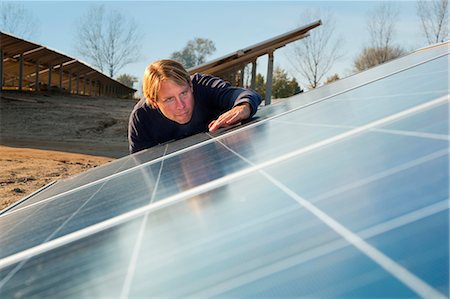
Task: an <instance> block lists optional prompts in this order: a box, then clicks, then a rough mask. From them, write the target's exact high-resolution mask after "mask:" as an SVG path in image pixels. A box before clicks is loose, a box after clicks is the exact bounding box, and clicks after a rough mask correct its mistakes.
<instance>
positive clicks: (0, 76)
mask: <svg viewBox="0 0 450 299" xmlns="http://www.w3.org/2000/svg"><path fill="white" fill-rule="evenodd" d="M2 89H3V49H1V48H0V91H1V90H2Z"/></svg>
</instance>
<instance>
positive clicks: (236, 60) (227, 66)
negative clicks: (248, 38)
mask: <svg viewBox="0 0 450 299" xmlns="http://www.w3.org/2000/svg"><path fill="white" fill-rule="evenodd" d="M321 24H322V22H321V21H320V20H318V21H316V22H313V23H311V24H308V25H306V26H303V27H300V28H297V29H294V30H292V31H289V32H287V33H284V34H281V35H278V36H275V37H273V38H271V39H268V40H265V41H263V42H260V43H257V44H255V45H252V46H250V47H247V48H244V49H241V50H237V51H235V52H233V53H231V54H228V55H225V56H223V57H220V58H218V59H215V60H212V61H210V62H207V63H204V64H202V65H199V66H196V67H192V68H190V69H188V71H189V73H190V74H194V73H208V74H214V75H217V74H221V73H226V72H228V71H234V70H235V69H236V68H239V67H240V66H242V65H246V64H248V63H251V62H253V61H255V60H256V59H257V58H258V57H260V56H263V55H266V54H270V53H273V52H274V51H275V50H276V49H279V48H281V47H284V46H285V45H287V44H288V43H291V42H294V41H297V40H299V39H302V38H304V37H306V36H308V31H310V30H311V29H314V28H316V27H318V26H320V25H321Z"/></svg>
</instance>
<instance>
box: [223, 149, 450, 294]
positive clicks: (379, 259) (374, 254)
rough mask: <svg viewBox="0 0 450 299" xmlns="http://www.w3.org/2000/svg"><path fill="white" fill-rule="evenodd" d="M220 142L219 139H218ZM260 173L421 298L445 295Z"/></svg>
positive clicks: (274, 180)
mask: <svg viewBox="0 0 450 299" xmlns="http://www.w3.org/2000/svg"><path fill="white" fill-rule="evenodd" d="M219 142H220V141H219ZM221 144H222V145H223V146H224V147H226V148H227V149H228V150H230V151H231V152H233V153H234V154H235V155H237V156H238V157H240V158H241V159H243V160H244V161H246V162H247V163H248V164H249V165H252V166H255V165H254V163H253V162H251V161H250V160H248V159H247V158H245V157H243V156H242V155H240V154H239V153H237V152H236V151H234V150H233V149H231V148H229V147H228V146H227V145H225V144H223V143H221ZM258 171H259V172H260V173H261V174H262V175H264V176H265V177H266V178H267V179H268V180H270V181H271V182H272V183H273V184H274V185H275V186H277V187H278V188H280V189H281V190H282V191H283V192H285V193H286V194H288V195H289V196H290V197H292V198H293V199H294V200H296V201H297V202H298V203H299V204H300V205H301V206H302V207H304V208H306V209H307V210H308V211H310V212H311V213H312V214H314V215H315V216H316V217H317V218H318V219H320V220H321V221H323V222H324V223H325V224H326V225H328V226H329V227H330V228H331V229H333V230H334V231H335V232H337V233H338V234H339V235H341V236H342V237H343V238H344V239H345V240H347V241H348V242H349V243H351V244H352V245H353V246H355V247H356V248H358V249H359V250H360V251H361V252H362V253H364V254H365V255H367V256H368V257H369V258H371V259H372V260H373V261H374V262H376V263H377V264H378V265H380V267H382V268H384V269H385V270H387V271H388V272H389V273H391V274H392V275H393V276H394V277H396V278H398V279H399V280H400V281H402V282H403V283H404V284H406V285H407V286H408V287H409V288H411V289H412V290H413V291H414V292H416V293H417V294H418V295H420V296H421V297H423V298H427V297H431V298H446V297H445V295H443V294H441V293H440V292H439V291H437V290H436V289H434V288H433V287H431V286H430V285H429V284H427V283H426V282H425V281H423V280H422V279H420V278H419V277H417V276H416V275H414V274H413V273H411V272H410V271H408V270H407V269H406V268H404V267H403V266H401V265H400V264H398V263H397V262H395V261H394V260H392V259H391V258H389V257H388V256H386V255H385V254H384V253H382V252H381V251H379V250H378V249H377V248H375V247H373V246H372V245H370V244H369V243H367V242H366V241H364V239H362V238H361V237H359V236H358V235H357V234H355V233H354V232H352V231H351V230H349V229H347V228H346V227H345V226H343V225H342V224H340V223H339V222H338V221H336V220H335V219H333V218H332V217H331V216H329V215H328V214H326V213H325V212H323V211H322V210H320V209H319V208H317V207H316V206H315V205H313V204H312V203H311V202H309V201H308V200H306V199H304V198H303V197H301V196H300V195H298V194H297V193H295V192H294V191H293V190H291V189H290V188H289V187H287V186H285V185H284V184H283V183H281V182H280V181H278V180H277V179H275V178H274V177H273V176H271V175H270V174H268V173H267V172H265V171H264V170H263V169H259V170H258Z"/></svg>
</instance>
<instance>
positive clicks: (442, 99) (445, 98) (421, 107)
mask: <svg viewBox="0 0 450 299" xmlns="http://www.w3.org/2000/svg"><path fill="white" fill-rule="evenodd" d="M448 98H449V95H446V96H443V97H440V98H438V99H437V100H434V101H430V102H427V103H424V104H421V105H418V106H416V107H413V108H410V109H407V110H405V111H403V112H399V113H397V114H394V116H392V117H393V118H392V120H390V121H393V120H396V119H397V118H398V117H399V116H403V115H407V114H410V113H417V112H418V111H422V110H425V109H428V108H431V107H434V106H435V105H439V104H441V103H445V102H446V101H448ZM416 108H417V109H416ZM388 119H389V117H387V118H383V119H382V122H381V123H380V124H384V123H386V122H388V121H386V120H388ZM380 124H377V122H376V121H375V122H373V123H370V124H368V125H365V126H361V127H359V128H355V129H354V130H362V131H364V130H366V126H369V127H375V126H378V125H380ZM245 128H248V126H247V127H245ZM230 133H235V131H233V132H230ZM347 133H350V134H353V130H352V131H350V132H347ZM347 133H344V134H347ZM207 135H209V136H210V137H211V139H210V140H207V141H205V142H202V143H199V144H197V145H194V146H192V147H188V148H186V149H183V150H181V151H178V152H175V153H173V154H168V155H167V156H166V158H170V157H172V156H176V155H179V154H181V153H184V152H186V151H188V150H191V149H194V148H198V147H201V146H203V145H205V144H209V143H211V142H213V141H215V140H219V139H220V138H225V137H228V136H229V135H228V134H225V135H221V136H217V137H213V136H212V135H211V134H209V133H207ZM338 136H341V135H338ZM339 138H341V137H339ZM159 161H161V158H157V159H155V160H152V161H149V162H146V163H143V164H140V165H138V166H135V167H132V168H130V169H127V170H124V171H122V172H119V173H117V174H115V175H112V176H109V177H105V178H103V179H99V180H97V181H94V182H91V183H88V184H86V185H83V186H80V187H77V188H74V189H72V190H69V191H66V192H63V193H60V194H58V195H55V196H53V197H49V198H47V199H44V200H42V201H40V202H38V203H35V204H40V203H44V202H46V201H50V200H54V199H55V198H58V197H60V196H63V195H66V194H71V193H74V192H76V191H79V190H81V189H84V188H87V187H90V186H91V185H94V184H96V183H100V182H103V181H106V180H109V179H111V178H112V177H116V176H121V175H125V174H127V173H129V172H131V171H133V170H134V169H138V168H142V167H145V166H147V165H151V164H155V163H157V162H159ZM35 204H32V205H29V206H25V207H23V208H22V209H25V208H28V207H31V206H34V205H35ZM19 210H20V209H16V210H14V211H19ZM14 211H12V212H14ZM12 212H10V213H12ZM8 214H9V213H6V214H5V215H8ZM2 216H4V215H2ZM2 216H0V218H1V217H2Z"/></svg>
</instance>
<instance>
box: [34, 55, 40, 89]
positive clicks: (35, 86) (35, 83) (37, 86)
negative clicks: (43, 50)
mask: <svg viewBox="0 0 450 299" xmlns="http://www.w3.org/2000/svg"><path fill="white" fill-rule="evenodd" d="M39 71H40V69H39V60H37V61H36V74H35V76H34V77H35V78H34V91H40V90H41V87H40V86H39Z"/></svg>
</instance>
